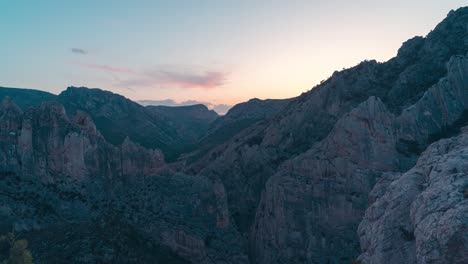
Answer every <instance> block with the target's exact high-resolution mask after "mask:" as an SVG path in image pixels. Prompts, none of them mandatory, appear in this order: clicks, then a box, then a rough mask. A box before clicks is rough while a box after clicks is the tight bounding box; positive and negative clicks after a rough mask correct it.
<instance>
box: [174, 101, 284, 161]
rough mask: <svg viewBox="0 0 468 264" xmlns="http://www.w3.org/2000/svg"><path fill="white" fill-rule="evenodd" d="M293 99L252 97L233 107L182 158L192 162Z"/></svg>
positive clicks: (268, 116) (277, 111)
mask: <svg viewBox="0 0 468 264" xmlns="http://www.w3.org/2000/svg"><path fill="white" fill-rule="evenodd" d="M290 101H291V99H267V100H260V99H256V98H255V99H251V100H249V101H247V102H244V103H240V104H237V105H235V106H234V107H232V108H231V109H230V110H229V111H228V112H227V113H226V115H224V116H221V117H219V118H217V119H216V120H215V121H214V122H212V123H211V124H210V127H209V129H208V130H207V131H205V134H204V136H203V137H202V138H200V140H199V142H198V148H197V149H195V150H193V151H192V152H190V153H187V154H185V155H184V156H183V157H182V158H181V160H183V161H184V162H186V163H188V164H191V163H192V162H194V161H196V160H197V159H199V158H200V157H203V156H204V155H206V153H208V152H209V151H210V150H212V149H214V148H216V147H217V146H219V145H222V144H223V143H225V142H227V141H228V140H229V139H230V138H232V137H234V136H235V135H236V134H238V133H239V132H241V131H242V130H244V129H246V128H248V127H250V126H252V125H253V124H255V123H258V122H266V121H268V120H269V119H271V118H272V117H273V116H275V115H276V114H278V113H279V112H280V111H281V110H283V109H284V108H285V107H286V105H288V104H289V102H290Z"/></svg>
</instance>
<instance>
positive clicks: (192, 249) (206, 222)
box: [0, 98, 248, 263]
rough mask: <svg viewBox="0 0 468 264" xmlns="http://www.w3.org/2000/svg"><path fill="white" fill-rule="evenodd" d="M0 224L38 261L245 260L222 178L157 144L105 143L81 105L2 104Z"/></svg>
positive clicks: (183, 261)
mask: <svg viewBox="0 0 468 264" xmlns="http://www.w3.org/2000/svg"><path fill="white" fill-rule="evenodd" d="M0 117H1V118H0V128H1V130H0V186H1V187H0V205H1V206H0V232H8V231H11V230H14V231H16V232H20V233H21V235H22V236H24V237H25V238H27V239H28V240H29V241H30V248H31V250H32V253H33V256H34V259H35V262H36V263H62V262H73V263H96V262H99V263H186V262H196V263H220V262H224V263H246V262H247V261H248V260H247V257H246V255H245V253H244V252H245V249H244V248H243V247H242V239H241V237H240V235H239V233H238V232H237V231H236V230H235V228H234V226H233V225H232V224H231V222H230V219H229V216H228V215H229V213H228V211H227V204H226V197H225V196H224V193H223V189H222V188H221V189H220V186H219V185H217V184H214V183H212V182H210V181H208V180H207V179H206V178H203V177H193V176H186V175H182V174H174V172H172V171H171V170H169V169H168V168H167V167H166V166H165V163H164V161H163V155H162V153H161V152H160V151H157V150H148V149H145V148H143V147H142V146H140V145H138V144H136V143H133V142H132V141H131V140H130V139H128V138H127V139H125V140H124V142H123V143H122V144H120V145H118V146H114V145H111V144H109V143H107V142H106V141H105V139H104V138H103V137H102V136H101V135H100V133H99V132H98V131H97V130H96V127H95V125H94V123H93V122H92V119H91V118H90V117H89V116H88V115H87V114H85V113H84V112H79V111H78V112H77V113H76V115H74V116H73V117H71V118H69V117H68V116H67V114H66V111H65V109H64V107H63V106H62V105H60V104H58V103H45V104H43V105H41V106H40V107H38V108H30V109H29V110H27V111H25V112H23V111H22V110H21V109H20V108H19V107H17V106H16V105H15V104H14V103H13V102H12V101H11V100H10V99H9V98H7V99H5V100H4V101H3V103H2V104H1V106H0Z"/></svg>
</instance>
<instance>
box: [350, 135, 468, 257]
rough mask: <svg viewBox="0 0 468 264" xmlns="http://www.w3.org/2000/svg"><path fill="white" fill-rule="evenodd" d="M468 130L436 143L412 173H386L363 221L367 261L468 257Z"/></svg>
mask: <svg viewBox="0 0 468 264" xmlns="http://www.w3.org/2000/svg"><path fill="white" fill-rule="evenodd" d="M467 154H468V129H467V128H464V129H463V131H462V134H461V135H459V136H457V137H452V138H449V139H443V140H440V141H438V142H436V143H434V144H432V145H431V146H430V147H429V148H428V149H427V150H426V151H424V153H423V154H422V155H421V157H420V158H419V160H418V162H417V164H416V166H415V167H414V168H412V169H411V170H409V171H408V172H406V173H403V174H401V173H398V174H393V175H392V174H390V175H388V176H386V177H383V178H382V179H381V180H380V181H379V183H378V184H377V185H376V186H375V187H374V189H373V190H372V192H371V196H370V197H371V201H370V203H371V204H370V206H369V208H368V209H367V211H366V214H365V216H364V219H363V221H362V222H361V224H360V225H359V231H358V232H359V237H360V241H361V248H362V252H363V253H362V254H361V255H360V257H359V261H360V262H361V263H466V262H467V261H468V250H467V248H468V239H467V236H466V232H467V218H466V212H467V211H468V201H467V195H466V190H467V183H468V176H467V175H468V169H467V168H468V159H467V158H466V157H467Z"/></svg>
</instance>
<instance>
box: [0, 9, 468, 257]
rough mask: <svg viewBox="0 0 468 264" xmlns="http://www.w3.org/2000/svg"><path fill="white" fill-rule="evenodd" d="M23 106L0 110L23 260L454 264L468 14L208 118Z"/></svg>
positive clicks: (75, 93) (462, 228) (1, 215)
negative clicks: (283, 94) (25, 249)
mask: <svg viewBox="0 0 468 264" xmlns="http://www.w3.org/2000/svg"><path fill="white" fill-rule="evenodd" d="M5 91H6V89H0V93H1V92H3V93H5ZM21 93H26V94H27V92H19V93H16V95H15V93H14V94H13V96H12V97H6V98H5V99H4V100H3V102H2V103H1V104H0V232H6V231H9V230H15V231H17V232H21V234H22V235H23V236H24V237H25V238H27V239H28V240H29V241H30V248H31V251H32V254H33V256H35V259H37V261H38V263H57V262H60V261H62V260H64V259H66V260H67V261H69V262H76V263H203V264H214V263H236V264H237V263H239V264H247V263H259V264H270V263H276V264H280V263H320V264H321V263H323V264H326V263H343V264H345V263H361V264H374V263H382V264H393V263H402V264H414V263H440V264H442V263H467V262H468V251H467V250H466V249H467V248H468V237H467V236H466V235H465V234H466V230H467V229H466V227H467V225H466V224H467V221H466V212H467V211H468V200H467V198H468V184H467V182H468V7H462V8H460V9H458V10H456V11H451V12H450V13H449V14H448V15H447V17H446V18H445V19H444V20H443V21H442V22H440V23H439V24H438V25H437V26H436V28H435V29H434V30H433V31H431V32H430V33H429V34H428V35H427V36H426V37H415V38H412V39H410V40H408V41H406V42H404V43H403V45H402V47H401V48H400V49H399V51H398V54H397V56H396V57H395V58H392V59H390V60H389V61H387V62H383V63H378V62H376V61H373V60H372V61H364V62H362V63H360V64H358V65H356V66H354V67H352V68H349V69H345V70H343V71H339V72H335V73H334V74H333V75H332V76H331V77H330V78H329V79H328V80H326V81H324V82H322V83H321V84H319V85H317V86H316V87H314V88H313V89H312V90H310V91H309V92H307V93H303V94H301V95H300V96H298V97H295V98H291V99H285V100H258V99H252V100H250V101H248V102H245V103H242V104H239V105H237V106H235V107H233V109H231V111H229V112H228V113H227V114H226V115H225V116H222V117H215V114H214V113H212V112H210V111H209V110H208V109H207V108H206V107H204V106H191V107H185V108H170V107H143V106H141V105H139V104H137V103H135V102H132V101H130V100H128V99H126V98H124V97H122V96H119V95H116V94H113V93H110V92H106V91H102V90H99V89H87V88H76V87H70V88H68V89H67V90H66V91H64V92H63V93H62V94H60V95H58V96H56V97H54V99H55V102H46V103H41V104H40V105H38V104H35V102H36V101H35V100H36V99H37V98H39V99H40V98H42V97H43V96H45V97H47V95H44V94H40V95H38V94H35V95H31V97H29V99H23V98H22V94H21ZM18 94H19V95H18ZM14 96H16V97H17V99H18V100H19V101H21V102H22V104H23V105H27V104H35V105H34V106H33V107H31V108H29V109H23V108H22V107H19V106H18V105H16V104H15V98H13V97H14ZM185 118H186V119H185ZM187 120H188V121H187ZM190 122H193V123H190ZM198 129H200V130H198ZM201 130H204V131H205V132H204V133H205V134H204V136H199V135H202V134H203V133H201V132H200V131H201ZM189 132H190V133H189ZM199 132H200V133H199ZM106 135H107V137H106ZM213 135H217V136H216V137H214V136H213ZM113 136H115V138H116V139H118V140H115V142H114V144H110V143H109V142H108V141H112V140H114V138H113ZM108 138H109V140H108ZM196 138H198V139H196ZM147 140H149V143H148V142H147ZM184 140H186V141H184ZM190 140H194V142H195V143H193V145H189V144H188V145H186V144H185V142H190ZM120 141H122V142H120ZM138 141H140V142H138ZM141 142H143V143H146V144H154V145H155V146H156V145H158V144H160V145H161V146H162V147H161V149H163V152H164V151H166V153H170V151H174V150H175V151H176V152H174V153H183V155H181V156H180V157H178V158H177V155H174V157H173V158H174V161H175V162H173V163H170V164H168V163H167V162H165V160H164V159H163V154H162V153H163V152H161V151H159V150H155V149H148V148H145V145H144V144H142V143H141ZM164 148H167V149H166V150H164ZM184 150H185V151H188V152H184ZM168 151H169V152H168ZM177 151H178V152H177ZM176 158H177V159H176ZM166 161H167V159H166ZM2 254H4V253H3V251H2V248H1V247H0V260H1V259H2V257H3V255H2Z"/></svg>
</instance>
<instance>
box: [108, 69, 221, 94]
mask: <svg viewBox="0 0 468 264" xmlns="http://www.w3.org/2000/svg"><path fill="white" fill-rule="evenodd" d="M227 80H228V73H226V72H223V71H203V72H200V71H197V70H196V69H190V70H187V69H185V70H177V69H175V70H167V69H157V70H151V71H146V72H143V73H141V74H138V75H136V76H132V78H130V79H126V80H122V81H121V82H119V83H118V84H117V85H118V86H122V87H159V88H173V87H176V88H195V89H196V88H198V89H215V88H218V87H221V86H223V85H224V84H226V82H227Z"/></svg>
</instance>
